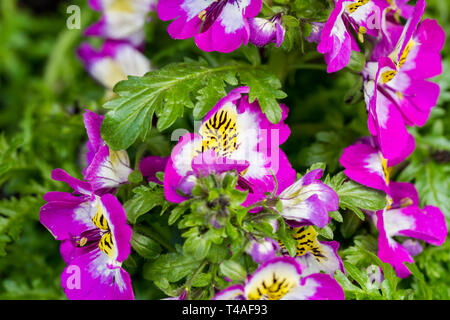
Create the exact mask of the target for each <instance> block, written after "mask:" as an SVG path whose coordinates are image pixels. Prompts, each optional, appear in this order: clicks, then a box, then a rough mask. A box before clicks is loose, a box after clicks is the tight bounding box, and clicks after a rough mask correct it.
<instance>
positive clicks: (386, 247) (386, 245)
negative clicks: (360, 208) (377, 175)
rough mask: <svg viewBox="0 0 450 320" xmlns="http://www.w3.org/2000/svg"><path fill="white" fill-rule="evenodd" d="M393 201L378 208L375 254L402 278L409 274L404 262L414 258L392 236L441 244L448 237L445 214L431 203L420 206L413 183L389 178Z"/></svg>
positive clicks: (411, 261)
mask: <svg viewBox="0 0 450 320" xmlns="http://www.w3.org/2000/svg"><path fill="white" fill-rule="evenodd" d="M390 195H391V197H392V205H389V206H388V207H386V208H385V209H384V210H380V211H378V212H377V214H376V216H377V227H378V230H379V231H380V234H379V237H378V257H379V258H380V259H381V261H383V262H385V263H389V264H391V265H392V266H393V267H394V268H395V271H396V273H397V275H398V276H399V277H401V278H406V277H408V276H409V275H410V271H409V270H408V268H407V267H406V266H405V264H404V263H405V262H408V263H413V262H414V260H413V258H412V256H411V254H410V252H409V250H408V247H404V246H402V245H401V244H399V243H398V242H397V241H396V240H395V239H394V237H395V236H403V237H410V238H414V239H420V240H423V241H425V242H427V243H430V244H433V245H437V246H439V245H442V244H443V243H444V241H445V238H446V237H447V225H446V222H445V217H444V214H443V213H442V212H441V210H440V209H439V208H437V207H434V206H426V207H424V208H423V209H420V207H419V197H418V195H417V191H416V189H415V187H414V185H413V184H410V183H404V182H392V183H391V186H390Z"/></svg>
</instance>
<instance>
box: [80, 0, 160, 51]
mask: <svg viewBox="0 0 450 320" xmlns="http://www.w3.org/2000/svg"><path fill="white" fill-rule="evenodd" d="M156 2H157V0H89V5H90V7H91V8H92V9H93V10H96V11H100V12H101V13H102V17H101V18H100V21H98V22H97V23H95V24H93V25H92V26H90V27H89V28H87V29H86V31H85V35H87V36H95V37H102V38H105V39H113V40H124V41H127V42H129V43H130V44H132V45H133V46H140V45H142V44H143V42H144V39H145V33H144V25H145V23H146V22H147V14H148V13H149V12H150V11H155V10H156Z"/></svg>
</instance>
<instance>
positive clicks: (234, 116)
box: [164, 87, 296, 206]
mask: <svg viewBox="0 0 450 320" xmlns="http://www.w3.org/2000/svg"><path fill="white" fill-rule="evenodd" d="M248 92H249V88H248V87H240V88H237V89H234V90H232V91H230V92H229V94H228V95H227V96H226V97H224V98H223V99H221V100H220V101H219V102H218V103H217V104H216V106H215V107H214V108H213V109H212V110H211V111H210V112H208V114H207V115H206V116H205V118H204V119H203V122H202V125H201V127H200V129H199V133H200V134H197V133H192V134H190V133H188V134H186V135H184V136H183V137H182V138H181V140H180V142H178V144H177V145H176V146H175V148H174V149H173V150H172V155H171V157H170V158H169V161H168V162H167V165H166V169H165V174H164V192H165V195H166V198H167V200H168V201H171V202H176V203H178V202H182V201H184V200H186V199H188V197H189V194H190V190H192V187H193V186H194V185H195V183H196V179H197V177H198V176H199V175H202V176H205V175H208V174H210V173H212V172H215V173H216V174H222V173H224V172H226V171H231V170H236V171H237V173H238V174H239V180H238V188H239V189H240V190H248V195H247V199H246V201H245V202H244V203H243V205H244V206H248V205H251V204H254V203H255V202H257V201H260V200H262V199H264V198H265V194H264V193H265V192H274V190H275V188H276V186H278V189H277V193H278V194H279V193H280V192H281V191H283V190H284V189H285V188H287V187H288V186H289V185H291V184H292V183H293V182H294V181H295V176H296V173H295V170H294V169H292V167H291V165H290V163H289V161H288V159H287V157H286V155H285V154H284V153H283V151H282V150H281V149H280V148H279V146H280V145H281V144H282V143H284V142H285V141H286V139H287V138H288V136H289V134H290V129H289V127H288V126H287V125H286V124H285V123H284V119H286V117H287V113H288V108H287V107H286V106H284V105H281V108H282V110H283V112H282V119H281V121H280V122H279V123H278V124H272V123H270V122H269V120H268V119H267V117H266V116H265V115H264V114H263V113H262V111H261V107H260V106H259V103H258V101H257V100H255V101H254V102H253V103H249V98H248V95H247V94H248ZM272 174H273V175H275V177H276V180H277V184H276V183H275V181H274V178H273V175H272Z"/></svg>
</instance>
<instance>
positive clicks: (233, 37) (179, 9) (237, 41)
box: [158, 0, 262, 53]
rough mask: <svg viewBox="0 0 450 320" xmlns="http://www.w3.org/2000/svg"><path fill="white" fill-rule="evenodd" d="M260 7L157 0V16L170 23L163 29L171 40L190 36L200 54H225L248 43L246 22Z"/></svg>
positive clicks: (256, 2)
mask: <svg viewBox="0 0 450 320" xmlns="http://www.w3.org/2000/svg"><path fill="white" fill-rule="evenodd" d="M261 6H262V1H261V0H205V1H203V0H159V2H158V16H159V18H160V19H161V20H163V21H169V20H174V21H172V23H171V24H170V25H169V27H168V29H167V31H168V33H169V35H170V36H171V37H172V38H174V39H188V38H191V37H194V39H195V43H196V44H197V46H198V47H199V48H200V49H202V50H203V51H219V52H223V53H227V52H231V51H234V50H236V49H237V48H239V47H240V46H241V45H242V44H245V45H246V44H247V43H248V40H249V38H250V29H249V22H248V19H249V18H253V17H255V16H256V15H257V14H258V13H259V11H260V10H261Z"/></svg>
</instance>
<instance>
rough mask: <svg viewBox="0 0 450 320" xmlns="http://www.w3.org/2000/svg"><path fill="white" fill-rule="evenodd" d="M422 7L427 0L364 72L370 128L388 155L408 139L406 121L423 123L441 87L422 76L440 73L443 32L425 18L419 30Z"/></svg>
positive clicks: (387, 156)
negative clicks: (391, 43) (397, 39)
mask: <svg viewBox="0 0 450 320" xmlns="http://www.w3.org/2000/svg"><path fill="white" fill-rule="evenodd" d="M424 10H425V1H423V0H422V1H418V3H417V4H416V7H415V8H414V12H413V14H412V16H411V18H410V19H409V20H408V22H407V24H406V26H405V28H404V29H403V33H402V34H401V36H400V39H399V41H398V43H397V45H396V46H395V48H392V50H390V51H388V52H389V55H388V56H385V57H381V58H380V59H379V60H378V61H377V62H369V63H368V64H367V66H366V69H365V70H364V76H365V77H366V82H365V96H366V101H367V106H368V111H369V130H370V132H371V134H372V135H374V136H377V138H378V140H379V144H380V148H381V150H382V152H383V155H384V156H385V157H386V158H388V159H393V158H398V157H399V153H400V152H402V149H401V148H399V147H398V146H403V145H406V144H407V143H408V140H410V139H411V136H410V134H409V133H408V132H407V130H406V126H407V125H408V126H413V125H417V126H423V125H424V124H425V123H426V121H427V120H428V117H429V115H430V112H431V109H432V108H433V107H434V106H435V105H436V102H437V99H438V97H439V93H440V88H439V85H437V84H435V83H432V82H429V81H427V80H426V79H428V78H431V77H434V76H436V75H439V74H440V73H441V72H442V62H441V56H440V51H441V50H442V48H443V45H444V41H445V33H444V31H443V30H442V28H441V27H440V26H439V25H438V24H437V22H436V21H434V20H429V19H427V20H424V21H423V22H422V23H421V24H420V26H419V27H418V28H417V25H418V24H419V22H420V18H421V16H422V14H423V12H424ZM383 45H385V44H383ZM379 51H386V49H383V50H381V49H380V50H379Z"/></svg>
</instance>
